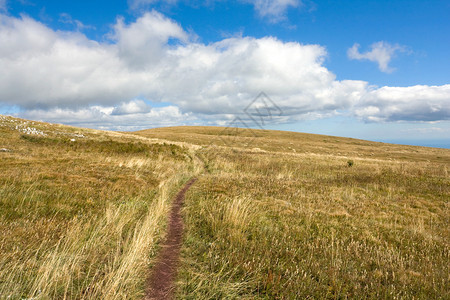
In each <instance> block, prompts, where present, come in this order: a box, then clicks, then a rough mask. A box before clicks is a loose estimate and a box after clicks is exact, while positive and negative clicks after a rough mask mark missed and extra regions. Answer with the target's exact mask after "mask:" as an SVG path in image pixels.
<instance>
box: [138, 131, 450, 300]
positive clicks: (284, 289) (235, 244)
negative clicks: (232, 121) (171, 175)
mask: <svg viewBox="0 0 450 300" xmlns="http://www.w3.org/2000/svg"><path fill="white" fill-rule="evenodd" d="M224 133H227V131H224V130H223V129H219V128H207V127H198V128H187V127H178V128H167V129H164V128H161V129H155V130H147V131H142V132H140V134H142V135H145V136H150V137H151V136H159V135H163V136H166V137H167V138H169V139H172V140H182V141H186V142H191V143H197V144H200V145H203V146H204V148H203V149H201V150H199V151H198V153H199V155H201V156H202V157H204V160H205V162H206V164H207V166H208V171H209V172H207V173H206V174H205V175H204V176H202V177H200V180H199V182H197V184H196V185H195V186H194V187H193V188H192V190H191V192H190V193H188V198H187V202H186V208H185V220H186V222H187V233H186V238H185V239H186V241H185V246H184V249H183V260H184V263H183V266H182V269H181V272H180V277H179V282H178V292H179V294H178V295H179V298H180V299H181V298H183V299H184V298H186V299H219V298H223V299H255V298H257V299H305V298H316V299H322V298H329V299H343V298H344V299H345V298H356V299H361V298H371V299H449V297H450V293H449V288H448V287H449V283H450V282H449V276H450V275H449V252H450V248H449V237H450V232H449V226H448V224H449V217H450V215H449V200H450V180H449V179H450V178H449V174H448V168H449V167H450V151H449V150H444V149H432V148H424V147H409V146H399V145H387V144H382V143H374V142H367V141H360V140H354V139H344V138H336V137H328V136H317V135H307V134H297V133H289V132H274V131H253V132H249V130H241V131H238V132H235V136H231V135H223V134H224ZM255 134H256V137H254V135H255ZM245 143H248V145H245ZM233 146H236V147H233ZM349 161H352V162H353V165H352V166H351V167H350V166H349Z"/></svg>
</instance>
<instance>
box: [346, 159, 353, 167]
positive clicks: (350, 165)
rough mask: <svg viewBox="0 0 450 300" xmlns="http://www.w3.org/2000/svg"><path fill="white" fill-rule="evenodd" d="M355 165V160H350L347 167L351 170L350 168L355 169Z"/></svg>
mask: <svg viewBox="0 0 450 300" xmlns="http://www.w3.org/2000/svg"><path fill="white" fill-rule="evenodd" d="M353 164H354V162H353V160H351V159H350V160H349V161H347V166H348V167H349V168H350V167H353Z"/></svg>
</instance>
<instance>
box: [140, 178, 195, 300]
mask: <svg viewBox="0 0 450 300" xmlns="http://www.w3.org/2000/svg"><path fill="white" fill-rule="evenodd" d="M196 180H197V178H193V179H191V180H189V181H188V182H187V183H186V185H185V186H184V187H183V189H182V190H180V191H179V192H178V194H177V196H176V197H175V200H174V202H173V203H172V209H171V211H170V217H169V224H168V228H167V236H166V240H165V241H164V244H163V245H162V247H161V250H160V253H159V256H158V257H157V260H156V263H155V266H154V267H153V270H152V273H151V275H150V277H149V279H148V281H147V292H146V296H145V299H146V300H149V299H172V298H173V296H174V291H175V284H174V283H175V279H176V276H177V267H178V264H179V260H180V250H181V245H182V242H183V228H184V224H183V219H182V217H181V208H182V207H183V202H184V198H185V194H186V192H187V191H188V190H189V188H190V187H191V186H192V185H193V184H194V182H195V181H196Z"/></svg>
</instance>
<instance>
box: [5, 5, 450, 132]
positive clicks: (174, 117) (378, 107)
mask: <svg viewBox="0 0 450 300" xmlns="http://www.w3.org/2000/svg"><path fill="white" fill-rule="evenodd" d="M108 37H109V40H108V41H106V42H97V41H93V40H90V39H88V38H87V37H86V36H85V35H84V34H82V33H80V32H78V31H54V30H52V29H50V28H48V27H46V26H45V25H43V24H42V23H39V22H37V21H36V20H33V19H31V18H29V17H26V16H22V17H21V18H14V17H8V16H5V15H1V14H0V44H1V45H2V47H0V103H3V104H6V105H16V106H19V107H20V108H21V109H22V111H23V112H22V116H23V117H26V118H31V119H43V120H48V121H56V122H64V123H70V124H77V125H80V126H81V125H83V126H88V125H89V124H90V125H89V126H88V127H92V126H95V127H96V128H100V126H104V127H105V126H106V127H108V128H111V129H115V128H117V124H115V123H114V122H119V123H120V122H123V123H124V124H129V125H126V126H127V127H128V128H132V127H133V126H144V127H151V125H150V122H154V123H153V126H156V125H167V124H183V123H184V122H185V121H184V120H194V121H196V122H203V123H207V124H224V122H226V121H227V120H230V119H232V118H233V117H234V116H240V117H242V118H245V117H246V115H245V113H244V112H243V109H244V108H245V107H246V106H247V104H248V103H249V102H250V101H251V100H252V99H253V98H254V97H255V96H256V95H258V94H259V93H260V92H261V91H264V92H266V93H267V95H269V96H270V97H271V99H272V100H273V101H274V102H275V103H276V104H277V106H278V107H279V108H280V109H281V110H282V114H283V116H282V117H279V118H278V119H276V121H278V122H291V121H295V120H301V119H311V118H322V117H328V116H333V115H336V114H348V115H354V116H356V117H358V118H361V119H362V120H365V121H380V122H382V121H383V122H384V121H396V120H416V121H419V120H421V121H439V120H449V119H450V111H449V104H448V103H450V89H449V86H448V85H444V86H436V87H433V86H415V87H404V88H397V87H383V88H375V87H371V86H369V84H368V83H367V82H365V81H358V80H344V81H338V80H336V76H335V75H334V74H333V73H332V72H330V71H329V70H328V69H327V68H326V67H325V66H324V65H323V64H324V59H325V58H326V56H327V52H326V50H325V48H324V47H322V46H320V45H303V44H300V43H297V42H282V41H280V40H278V39H276V38H273V37H265V38H259V39H257V38H252V37H241V36H238V37H233V38H227V39H224V40H222V41H219V42H216V43H211V44H203V43H198V42H196V41H195V40H194V39H192V37H191V36H190V35H189V34H188V33H186V31H185V30H183V28H182V27H181V26H180V25H179V24H177V23H176V22H174V21H173V20H171V19H169V18H167V17H165V16H163V15H162V14H160V13H157V12H155V11H152V12H148V13H145V14H144V15H142V16H141V17H139V18H138V19H137V20H136V21H135V22H132V23H129V24H127V23H125V22H124V21H123V20H122V19H118V20H117V22H116V24H115V25H114V26H113V27H112V32H111V33H110V34H109V35H108ZM137 99H139V100H137ZM144 100H145V101H144ZM146 101H150V102H153V103H156V102H165V103H171V105H170V106H168V108H152V107H150V106H149V105H148V104H147V102H146ZM165 118H167V122H165V121H164V119H165ZM91 119H92V120H91ZM58 120H59V121H58ZM89 120H91V121H89ZM101 124H103V125H101ZM133 124H134V125H133ZM142 124H143V125H142ZM124 126H125V125H124Z"/></svg>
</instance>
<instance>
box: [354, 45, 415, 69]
mask: <svg viewBox="0 0 450 300" xmlns="http://www.w3.org/2000/svg"><path fill="white" fill-rule="evenodd" d="M359 47H360V45H359V44H354V45H353V47H351V48H350V49H348V51H347V56H348V58H350V59H356V60H369V61H372V62H376V63H377V64H378V68H379V69H380V71H382V72H386V73H391V72H393V71H394V69H393V68H391V67H389V63H390V61H391V59H392V58H393V57H394V56H395V54H396V53H397V52H404V51H406V48H405V47H404V46H400V45H398V44H395V45H391V44H389V43H387V42H383V41H381V42H377V43H373V44H372V45H371V46H370V51H366V52H364V53H360V52H359Z"/></svg>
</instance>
